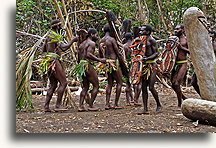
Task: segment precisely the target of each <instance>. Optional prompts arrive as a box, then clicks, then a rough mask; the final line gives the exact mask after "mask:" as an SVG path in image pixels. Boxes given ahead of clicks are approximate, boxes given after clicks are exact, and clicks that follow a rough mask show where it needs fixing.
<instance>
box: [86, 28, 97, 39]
mask: <svg viewBox="0 0 216 148" xmlns="http://www.w3.org/2000/svg"><path fill="white" fill-rule="evenodd" d="M96 33H97V30H96V29H94V28H89V30H88V34H87V36H86V38H88V37H90V36H91V34H96Z"/></svg>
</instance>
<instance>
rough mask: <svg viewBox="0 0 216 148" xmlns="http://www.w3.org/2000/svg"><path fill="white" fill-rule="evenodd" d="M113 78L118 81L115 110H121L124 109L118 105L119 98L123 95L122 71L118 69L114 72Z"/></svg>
mask: <svg viewBox="0 0 216 148" xmlns="http://www.w3.org/2000/svg"><path fill="white" fill-rule="evenodd" d="M112 76H113V78H114V79H115V80H116V96H115V105H114V106H115V108H116V109H121V108H123V107H121V106H119V105H118V102H119V98H120V95H121V88H122V83H123V82H122V73H121V70H120V69H117V70H116V71H114V72H112Z"/></svg>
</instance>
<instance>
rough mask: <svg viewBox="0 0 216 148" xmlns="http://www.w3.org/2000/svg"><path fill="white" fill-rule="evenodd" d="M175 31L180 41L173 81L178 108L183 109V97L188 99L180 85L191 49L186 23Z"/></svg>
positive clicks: (172, 76) (172, 75) (172, 74)
mask: <svg viewBox="0 0 216 148" xmlns="http://www.w3.org/2000/svg"><path fill="white" fill-rule="evenodd" d="M174 33H175V36H177V37H178V38H179V43H178V45H177V48H178V52H177V57H176V63H175V66H174V68H173V70H172V73H171V83H172V88H173V90H174V91H175V92H176V94H177V98H178V107H177V108H176V110H181V103H182V99H186V97H185V96H184V95H183V94H182V91H181V86H180V85H181V82H182V80H183V79H184V77H185V74H186V72H187V54H188V53H189V49H188V45H187V39H186V36H185V35H184V25H182V24H179V25H177V26H176V27H175V30H174Z"/></svg>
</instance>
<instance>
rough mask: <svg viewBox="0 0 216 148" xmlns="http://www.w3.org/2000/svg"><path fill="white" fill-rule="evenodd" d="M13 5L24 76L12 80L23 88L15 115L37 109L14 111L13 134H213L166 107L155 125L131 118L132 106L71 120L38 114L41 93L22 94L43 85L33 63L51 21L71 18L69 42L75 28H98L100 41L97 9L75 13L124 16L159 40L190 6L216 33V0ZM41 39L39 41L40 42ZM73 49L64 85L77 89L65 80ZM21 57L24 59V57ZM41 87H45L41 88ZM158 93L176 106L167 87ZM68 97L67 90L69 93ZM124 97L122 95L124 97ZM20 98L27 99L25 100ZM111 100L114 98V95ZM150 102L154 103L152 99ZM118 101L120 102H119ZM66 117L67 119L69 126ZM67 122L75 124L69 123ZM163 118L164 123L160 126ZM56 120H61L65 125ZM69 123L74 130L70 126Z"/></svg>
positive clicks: (70, 62) (44, 0) (20, 0)
mask: <svg viewBox="0 0 216 148" xmlns="http://www.w3.org/2000/svg"><path fill="white" fill-rule="evenodd" d="M16 6H17V11H16V64H17V66H16V75H19V74H20V75H21V77H22V79H19V78H18V77H16V82H18V81H19V82H22V83H19V84H22V85H21V86H16V89H17V92H18V93H20V94H19V95H20V96H21V97H19V98H18V97H17V100H16V109H17V111H20V110H22V111H28V110H30V109H33V108H36V111H35V110H31V111H30V112H28V113H26V112H17V115H16V122H17V128H16V132H18V133H32V132H34V133H38V132H56V133H59V132H60V133H62V132H63V133H65V132H66V133H67V132H78V133H79V132H93V133H94V132H99V133H100V132H102V133H104V132H111V133H117V132H122V133H125V132H143V133H167V132H168V133H170V132H171V133H182V132H201V133H206V132H210V133H213V132H215V128H214V127H213V126H206V125H201V126H199V127H197V123H191V122H188V121H185V118H184V117H183V116H182V114H181V113H178V112H177V113H176V112H173V111H171V110H169V109H165V112H166V113H165V114H162V115H161V114H159V115H154V116H155V117H156V118H157V119H158V120H156V119H155V121H152V119H151V116H147V117H146V118H145V120H146V122H145V123H141V122H140V121H142V120H144V118H143V117H138V116H134V113H135V112H137V111H138V110H139V109H141V108H135V107H132V108H126V109H124V110H123V111H112V112H107V111H105V112H99V113H84V114H77V113H76V112H75V111H74V110H73V111H71V112H73V116H70V114H67V113H65V114H64V115H63V116H62V115H61V113H59V114H57V113H56V114H46V115H45V116H44V114H43V113H42V112H40V111H38V110H37V109H40V108H43V103H44V100H43V99H42V98H44V95H41V94H40V95H37V93H36V94H35V93H33V94H32V92H28V91H25V90H29V88H28V87H32V86H33V85H34V84H33V85H31V86H30V85H29V86H27V85H26V84H28V83H29V82H30V81H28V79H30V80H31V81H43V77H42V75H40V74H39V72H38V63H37V61H38V60H39V59H41V57H42V55H43V54H42V52H41V51H40V47H41V44H42V43H43V41H42V40H41V39H42V37H43V36H44V35H45V34H46V33H47V31H49V29H50V28H49V27H50V26H49V23H50V22H51V20H54V19H60V20H61V22H63V24H64V22H66V17H67V16H69V21H68V22H67V28H66V37H65V39H66V40H67V41H69V40H70V39H72V38H73V37H74V36H75V35H76V32H77V30H78V29H79V28H82V29H86V30H88V28H90V27H91V28H96V29H97V30H98V32H99V35H100V37H102V36H103V35H104V34H103V31H102V28H103V26H104V25H105V24H106V23H107V20H106V18H105V15H104V14H103V13H100V12H97V11H95V12H93V11H87V12H78V11H80V10H102V11H105V10H112V11H113V12H114V14H115V15H116V16H117V17H118V19H119V20H120V21H121V22H122V21H123V20H124V19H126V18H128V19H131V20H132V28H133V27H135V26H141V25H142V24H150V25H151V26H152V27H153V29H154V33H153V35H154V37H155V38H156V39H157V40H163V39H166V38H167V37H168V36H170V35H172V34H173V31H174V27H175V26H176V25H177V24H181V23H182V22H183V20H182V17H183V14H184V12H185V11H186V10H187V9H188V8H189V7H192V6H196V7H198V8H200V9H201V10H202V11H203V12H204V13H205V15H206V17H207V19H208V22H209V23H210V26H211V30H215V29H216V25H215V19H216V8H215V7H216V2H215V0H88V1H87V0H17V1H16ZM39 40H41V41H40V42H38V41H39ZM37 43H38V44H37ZM159 46H160V45H159ZM76 48H77V47H76V44H74V45H73V46H72V47H71V49H70V50H68V51H67V52H66V53H64V54H63V55H62V57H63V59H64V64H65V67H66V74H67V76H68V81H69V83H70V82H71V83H73V84H71V85H79V82H77V81H74V80H73V79H72V78H71V77H70V76H69V72H70V71H71V69H72V68H73V67H74V66H75V65H76V62H77V61H76ZM31 51H33V52H31ZM25 56H26V57H27V58H23V57H25ZM29 57H31V58H29ZM23 59H28V60H26V61H25V63H27V64H24V65H22V64H21V65H19V63H20V61H22V60H23ZM29 61H30V62H29ZM22 66H23V67H25V72H24V73H22V72H20V71H19V70H18V69H19V68H20V67H21V69H23V68H22ZM26 72H28V74H27V75H25V74H26ZM23 75H24V76H25V79H23ZM77 83H78V84H77ZM35 85H37V84H35ZM39 85H40V84H39ZM42 85H43V86H45V85H44V84H42ZM23 86H25V87H23ZM36 87H37V86H36ZM19 88H25V89H24V91H23V90H21V89H20V90H18V89H19ZM157 89H158V91H159V93H161V94H162V93H164V94H163V95H164V96H163V95H162V96H163V97H164V98H167V99H166V100H164V101H162V104H164V105H166V104H167V105H170V104H169V103H173V104H176V103H177V100H176V99H177V98H176V96H175V94H174V93H173V92H172V91H171V90H170V89H168V90H164V88H163V87H161V86H160V85H157ZM67 93H70V92H69V91H67ZM185 93H187V94H188V96H190V97H194V96H195V97H197V98H199V96H198V95H197V94H196V92H195V91H194V90H193V89H185ZM159 95H160V94H159ZM30 96H32V97H30ZM122 96H123V97H125V94H123V95H122ZM22 97H23V98H27V99H24V100H23V99H22ZM70 97H71V98H70V99H73V101H75V102H78V99H79V97H78V96H75V95H74V94H73V95H72V96H70ZM112 97H113V98H114V96H112ZM31 98H32V99H31ZM54 98H55V96H54ZM103 99H104V94H103V93H102V94H99V95H98V100H100V101H98V102H97V101H96V103H97V104H99V106H100V107H102V106H103ZM101 100H102V101H101ZM122 100H123V99H122ZM151 100H153V98H152V96H151ZM167 102H168V103H167ZM53 103H54V102H52V104H53ZM121 103H123V101H122V102H121ZM71 104H72V103H71ZM152 104H154V101H152V102H151V101H150V105H152ZM152 110H153V109H152ZM125 112H128V113H126V114H125V115H124V118H122V115H123V114H124V113H125ZM120 116H121V117H120ZM92 118H95V122H93V121H91V119H92ZM164 118H165V119H166V121H165V120H164ZM66 119H68V120H70V123H69V121H68V120H66ZM120 119H121V120H120ZM139 119H140V120H139ZM71 120H72V121H73V123H71ZM163 120H164V122H162V121H163ZM58 121H62V122H64V123H65V124H63V123H62V122H58ZM112 121H118V122H117V123H116V124H112ZM44 122H45V123H46V124H47V125H46V127H44V126H43V125H44ZM161 122H162V124H161ZM109 123H110V124H109ZM125 123H127V124H125ZM168 123H169V124H168ZM71 124H73V125H74V126H73V127H70V125H71ZM87 124H88V126H87ZM158 124H161V126H159V127H157V128H156V126H157V125H158ZM89 127H90V128H89ZM171 127H172V128H171ZM95 129H97V130H95ZM128 129H129V130H128Z"/></svg>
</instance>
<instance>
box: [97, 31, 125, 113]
mask: <svg viewBox="0 0 216 148" xmlns="http://www.w3.org/2000/svg"><path fill="white" fill-rule="evenodd" d="M101 42H104V43H105V46H106V50H105V57H106V58H107V59H113V60H117V54H116V51H117V52H119V49H118V46H117V41H116V40H115V38H113V37H111V36H110V32H106V35H105V37H104V40H101ZM107 75H108V78H107V80H108V86H107V88H106V105H105V109H111V108H113V107H112V106H111V105H110V95H111V90H112V86H113V82H114V80H116V84H117V85H116V97H115V103H114V108H115V109H121V108H123V107H121V106H119V105H118V101H119V97H120V94H121V88H122V83H123V82H122V73H121V70H120V67H117V70H116V71H114V70H113V71H112V73H108V74H107Z"/></svg>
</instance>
